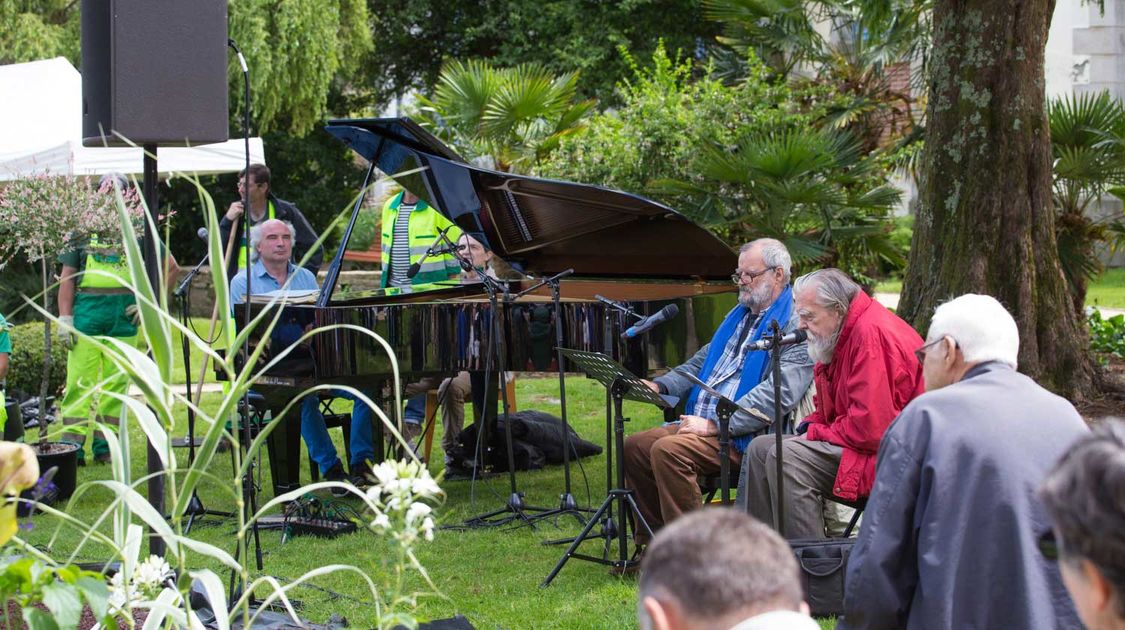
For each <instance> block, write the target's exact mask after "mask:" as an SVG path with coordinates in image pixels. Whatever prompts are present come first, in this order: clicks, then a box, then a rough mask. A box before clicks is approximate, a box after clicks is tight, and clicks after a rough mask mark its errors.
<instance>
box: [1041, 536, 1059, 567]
mask: <svg viewBox="0 0 1125 630" xmlns="http://www.w3.org/2000/svg"><path fill="white" fill-rule="evenodd" d="M1035 544H1036V546H1038V547H1039V553H1041V554H1043V557H1044V558H1046V559H1048V560H1052V561H1054V560H1058V559H1059V543H1058V541H1056V540H1055V530H1053V529H1048V530H1047V531H1045V532H1043V533H1042V534H1040V535H1039V539H1038V540H1036V541H1035Z"/></svg>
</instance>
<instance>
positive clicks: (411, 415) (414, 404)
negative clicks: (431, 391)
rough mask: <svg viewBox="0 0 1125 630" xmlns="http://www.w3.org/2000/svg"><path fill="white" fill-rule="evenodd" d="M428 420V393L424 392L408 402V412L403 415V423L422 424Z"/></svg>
mask: <svg viewBox="0 0 1125 630" xmlns="http://www.w3.org/2000/svg"><path fill="white" fill-rule="evenodd" d="M425 419H426V393H425V392H422V393H421V394H418V395H417V396H415V397H413V398H409V399H407V401H406V411H404V412H403V413H402V421H403V422H406V423H408V424H422V422H423V421H425Z"/></svg>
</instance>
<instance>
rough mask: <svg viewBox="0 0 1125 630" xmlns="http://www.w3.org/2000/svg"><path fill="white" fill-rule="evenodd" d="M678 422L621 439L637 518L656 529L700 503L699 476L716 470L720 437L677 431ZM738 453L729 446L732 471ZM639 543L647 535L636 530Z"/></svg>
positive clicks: (627, 477) (738, 457)
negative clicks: (637, 512) (637, 514)
mask: <svg viewBox="0 0 1125 630" xmlns="http://www.w3.org/2000/svg"><path fill="white" fill-rule="evenodd" d="M678 430H679V426H678V425H674V424H673V425H668V426H659V427H655V428H653V429H649V430H647V431H641V432H640V433H634V434H633V435H630V436H629V437H627V438H625V454H624V456H623V457H622V461H623V462H624V464H625V486H626V487H627V488H629V489H631V490H633V491H634V492H635V494H636V499H637V507H638V508H640V511H641V516H643V517H644V519H645V521H647V522H648V525H649V527H651V528H652V531H653V532H655V531H657V530H659V529H660V528H661V527H663V526H664V525H666V524H668V523H671V522H672V521H673V520H675V519H676V518H677V517H679V516H680V515H681V514H683V513H684V512H687V511H690V510H694V509H697V508H699V507H700V505H701V504H702V502H703V495H702V493H701V492H700V490H699V476H700V475H704V476H706V475H717V474H718V473H719V438H718V437H717V436H711V437H703V436H700V435H695V434H694V433H684V434H680V433H678V432H677V431H678ZM741 462H742V456H741V455H740V454H739V452H738V451H736V450H734V448H731V451H730V469H731V470H732V471H734V470H737V469H738V467H739V466H740V465H741ZM637 529H638V531H637V534H636V538H637V544H641V545H644V544H648V542H649V541H648V540H647V538H648V536H647V535H646V534H644V533H643V532H642V531H640V530H641V529H642V528H637Z"/></svg>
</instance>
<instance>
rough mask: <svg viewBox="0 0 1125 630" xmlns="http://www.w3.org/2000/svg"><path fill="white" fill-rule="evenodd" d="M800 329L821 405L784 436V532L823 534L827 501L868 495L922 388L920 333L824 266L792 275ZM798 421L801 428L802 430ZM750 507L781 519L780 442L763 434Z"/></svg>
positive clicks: (752, 466) (762, 516)
mask: <svg viewBox="0 0 1125 630" xmlns="http://www.w3.org/2000/svg"><path fill="white" fill-rule="evenodd" d="M793 295H794V297H795V306H796V308H797V316H798V317H799V318H800V324H799V326H800V328H801V329H803V330H805V331H807V332H808V334H809V341H808V352H809V357H810V358H812V359H813V361H815V362H816V365H815V366H814V367H813V381H814V384H815V385H816V410H815V411H813V412H812V413H811V414H809V415H808V416H807V417H806V418H805V423H804V424H802V427H807V429H808V430H807V431H806V432H805V433H804V435H796V436H793V437H790V438H787V439H786V441H785V442H784V444H783V448H784V452H783V454H782V466H783V469H782V474H783V476H784V482H783V484H782V492H783V493H784V494H783V497H782V501H783V502H784V509H785V531H784V534H785V536H786V538H823V537H824V535H825V534H824V511H823V502H824V499H825V498H827V497H839V498H841V499H845V500H848V501H855V500H856V499H859V498H863V497H866V496H867V495H868V493H870V492H871V486H872V485H873V484H874V482H875V456H876V454H877V453H878V452H879V442H880V441H881V440H882V439H883V433H884V432H885V431H886V430H887V427H888V426H890V424H891V421H892V420H894V419H895V417H896V416H898V413H899V411H901V410H902V408H903V407H905V406H906V404H907V403H908V402H910V401H911V400H912V399H913V398H914V397H915V396H918V395H919V394H921V393H922V392H923V391H924V390H925V387H924V383H923V381H922V364H921V363H920V362H919V361H918V358H917V357H915V356H914V351H915V350H917V349H918V348H919V347H920V346H921V345H922V338H921V337H919V336H918V333H917V332H915V331H914V329H913V328H911V327H910V325H909V324H907V323H906V322H904V321H903V320H902V319H900V318H898V317H897V316H895V315H894V314H893V313H891V312H890V311H888V310H887V309H886V308H884V307H883V306H882V305H881V304H879V303H878V302H875V301H874V300H872V299H871V298H869V297H868V296H867V295H866V294H865V293H864V292H863V291H861V290H860V287H859V285H858V284H856V283H855V282H853V281H852V280H851V278H849V277H848V276H847V275H846V274H845V273H844V272H842V271H840V270H839V269H821V270H819V271H814V272H812V273H809V274H806V275H804V276H802V277H800V278H798V279H797V281H796V282H795V283H794V284H793ZM800 432H801V431H800V429H798V433H800ZM746 453H747V455H746V458H747V460H748V461H747V464H746V474H747V488H748V491H749V496H748V497H747V503H748V506H749V509H750V514H751V515H753V516H754V517H756V518H758V519H759V520H762V521H764V522H766V523H774V522H775V521H774V511H775V510H774V506H775V505H776V488H777V462H776V457H777V447H776V443H775V438H774V436H772V435H766V436H761V437H759V438H756V439H755V440H754V441H753V442H751V443H750V446H749V448H747V450H746Z"/></svg>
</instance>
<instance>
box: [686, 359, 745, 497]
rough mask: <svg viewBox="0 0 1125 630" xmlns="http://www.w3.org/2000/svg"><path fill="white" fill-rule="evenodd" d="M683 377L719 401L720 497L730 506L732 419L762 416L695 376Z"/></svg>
mask: <svg viewBox="0 0 1125 630" xmlns="http://www.w3.org/2000/svg"><path fill="white" fill-rule="evenodd" d="M683 375H684V376H686V377H687V378H688V380H689V381H691V382H692V383H695V384H696V385H697V386H699V388H700V389H702V390H703V391H705V392H707V393H708V394H711V395H712V396H714V397H716V398H718V399H719V401H718V403H716V405H715V415H717V416H718V417H719V488H720V489H721V493H722V494H721V495H720V496H721V497H722V502H723V505H730V419H731V418H732V417H734V414H736V413H738V412H739V411H741V412H743V413H746V414H749V415H752V416H760V415H761V414H757V413H754V411H752V410H750V409H747V408H746V407H740V406H738V403H736V402H734V401H733V400H731V399H729V398H727V397H726V396H723V395H722V394H720V393H719V392H718V391H716V390H715V388H713V387H711V386H710V385H708V384H707V383H704V382H703V381H702V380H700V379H699V378H697V377H696V376H695V375H694V374H689V373H687V372H684V373H683Z"/></svg>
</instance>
